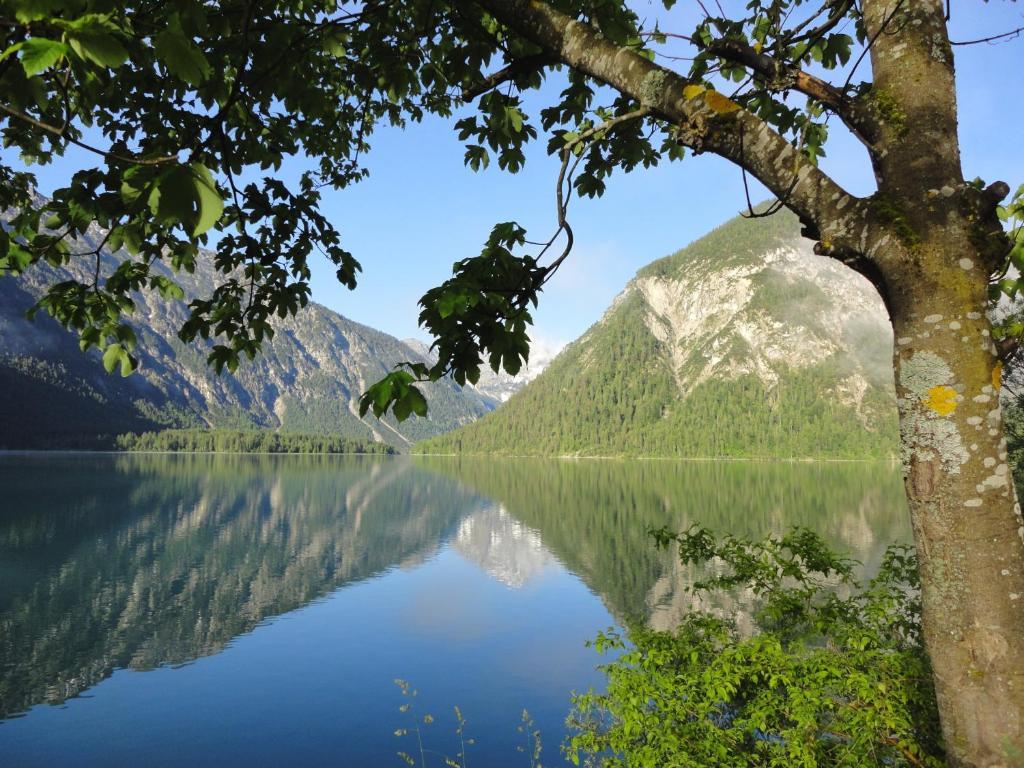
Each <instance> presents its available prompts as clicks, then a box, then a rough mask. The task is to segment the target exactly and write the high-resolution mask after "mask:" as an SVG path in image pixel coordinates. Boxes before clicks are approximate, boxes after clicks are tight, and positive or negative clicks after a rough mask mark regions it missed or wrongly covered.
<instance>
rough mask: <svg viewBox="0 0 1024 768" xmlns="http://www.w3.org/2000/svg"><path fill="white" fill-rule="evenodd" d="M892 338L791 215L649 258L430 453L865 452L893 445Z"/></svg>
mask: <svg viewBox="0 0 1024 768" xmlns="http://www.w3.org/2000/svg"><path fill="white" fill-rule="evenodd" d="M891 350H892V337H891V331H890V329H889V325H888V322H887V319H886V313H885V309H884V306H883V304H882V302H881V299H880V298H879V297H878V294H877V293H876V292H875V290H874V288H873V287H872V286H871V285H870V284H869V283H868V282H867V281H866V280H864V279H863V278H861V277H860V276H858V275H857V274H855V273H854V272H852V271H851V270H849V269H847V268H845V267H844V266H842V265H841V264H838V263H836V262H834V261H832V260H829V259H826V258H822V257H818V256H815V255H814V253H813V251H812V250H811V246H810V243H809V242H808V241H806V240H804V239H802V238H801V237H800V235H799V224H798V222H797V221H796V219H795V217H793V216H792V215H791V214H788V213H786V212H783V213H779V214H777V215H776V216H774V217H771V218H768V219H754V220H746V219H734V220H732V221H730V222H728V223H726V224H725V225H723V226H721V227H719V228H718V229H716V230H714V231H713V232H711V233H709V234H708V235H707V236H705V237H703V238H701V239H700V240H698V241H696V242H695V243H693V244H691V245H690V246H688V247H687V248H685V249H683V250H682V251H680V252H679V253H676V254H674V255H673V256H669V257H667V258H664V259H661V260H659V261H656V262H654V263H652V264H650V265H648V266H647V267H645V268H644V269H642V270H641V271H640V272H639V273H638V274H637V276H636V278H634V279H633V280H632V281H630V283H629V284H628V285H627V286H626V288H625V289H624V290H623V292H622V293H621V294H620V295H619V296H618V297H617V298H616V299H615V301H614V302H613V303H612V305H611V307H609V309H608V310H607V311H606V312H605V314H604V316H603V317H602V319H601V320H600V321H599V322H598V323H597V324H595V325H594V326H593V327H592V328H590V330H588V331H587V333H585V334H584V335H583V336H582V337H581V338H580V339H579V340H577V341H576V342H574V343H573V344H571V345H570V346H569V347H568V348H566V350H565V351H564V352H563V353H562V354H561V355H560V356H559V357H558V358H556V359H555V360H554V362H552V363H551V365H550V366H549V367H548V368H547V370H545V372H544V373H543V374H541V375H540V376H539V377H538V378H537V379H536V380H535V381H533V382H531V383H530V384H529V385H528V386H526V387H525V388H524V389H523V390H522V392H520V393H519V394H518V395H516V396H514V397H512V398H511V399H510V400H509V402H508V404H507V405H505V406H503V407H502V408H501V409H500V410H499V411H497V412H496V413H494V414H492V415H490V416H488V417H486V418H485V419H482V420H481V421H480V422H478V423H476V424H473V425H471V426H470V427H468V428H467V429H464V430H460V431H458V432H455V433H452V434H450V435H446V436H442V437H440V438H438V439H435V440H432V441H430V442H429V443H427V444H426V445H425V446H424V450H437V451H452V450H454V451H463V452H466V451H468V452H474V451H499V452H508V453H527V454H530V453H556V454H581V455H588V454H590V455H594V454H623V453H625V454H639V455H661V456H668V455H676V456H780V457H804V456H807V457H811V456H819V457H826V456H828V457H847V456H848V457H856V456H863V455H874V456H878V455H890V454H891V453H893V452H894V448H895V439H896V437H895V436H896V421H895V408H894V402H895V400H894V395H893V385H892V373H891Z"/></svg>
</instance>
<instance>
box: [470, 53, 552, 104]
mask: <svg viewBox="0 0 1024 768" xmlns="http://www.w3.org/2000/svg"><path fill="white" fill-rule="evenodd" d="M555 63H557V62H556V61H555V59H553V58H552V57H551V56H548V55H547V54H545V53H537V54H534V55H532V56H524V57H523V58H521V59H516V60H515V61H513V62H512V63H511V64H509V65H508V66H506V67H502V68H501V69H499V70H498V71H497V72H493V73H491V74H490V75H487V76H486V77H485V78H484V79H483V80H481V81H480V82H479V83H474V84H473V85H468V86H466V87H465V88H463V89H462V100H463V101H472V100H473V99H475V98H476V97H477V96H481V95H483V94H485V93H487V92H488V91H490V90H491V89H493V88H496V87H498V86H499V85H501V84H502V83H504V82H507V81H510V80H514V79H515V78H517V77H519V76H520V75H525V74H528V73H530V72H536V71H537V70H540V69H543V68H544V67H547V66H551V65H552V64H555Z"/></svg>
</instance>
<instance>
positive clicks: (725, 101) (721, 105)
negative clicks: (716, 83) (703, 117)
mask: <svg viewBox="0 0 1024 768" xmlns="http://www.w3.org/2000/svg"><path fill="white" fill-rule="evenodd" d="M704 103H705V104H707V105H708V106H709V107H711V109H712V110H713V111H715V112H717V113H718V114H720V115H725V114H728V113H729V112H736V111H737V110H739V108H740V105H739V104H737V103H736V102H735V101H733V100H732V99H730V98H729V97H727V96H723V95H722V94H720V93H719V92H718V91H708V92H707V93H705V94H704Z"/></svg>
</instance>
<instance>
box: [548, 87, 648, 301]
mask: <svg viewBox="0 0 1024 768" xmlns="http://www.w3.org/2000/svg"><path fill="white" fill-rule="evenodd" d="M650 112H651V110H650V108H649V107H646V106H641V107H638V108H637V109H634V110H632V111H631V112H626V113H624V114H621V115H617V116H616V117H613V118H610V119H608V120H606V121H604V122H603V123H601V124H600V125H595V126H593V127H592V128H589V129H587V130H586V131H583V132H582V133H581V134H580V135H579V136H577V137H576V138H574V139H573V140H572V141H569V142H566V144H565V146H564V147H562V166H561V168H560V169H559V172H558V183H557V185H556V187H555V203H556V207H557V216H558V229H557V230H556V231H555V234H554V236H552V238H551V240H549V241H548V243H547V245H545V246H544V249H543V250H542V251H541V253H540V256H543V255H544V253H545V252H546V251H547V250H548V248H550V247H551V244H552V243H554V242H555V239H556V238H557V237H558V235H559V234H560V233H562V232H565V237H566V244H565V248H564V249H563V250H562V253H561V255H560V256H559V257H558V258H557V259H555V260H554V261H553V262H551V264H550V265H549V266H548V267H547V269H546V271H545V274H544V279H543V280H542V281H541V285H544V284H545V283H547V281H548V280H550V279H551V277H552V276H553V275H554V274H555V272H557V271H558V268H559V267H560V266H562V262H564V261H565V260H566V259H567V258H568V257H569V253H570V252H571V251H572V246H573V233H572V227H570V226H569V221H568V219H567V218H566V213H567V211H568V209H569V198H568V197H567V193H566V191H565V190H566V186H565V182H566V176H567V175H568V178H569V185H568V195H571V194H572V174H573V173H575V171H576V167H577V166H578V165H579V164H580V161H581V160H582V159H583V153H582V152H581V153H579V154H576V152H575V149H576V147H578V146H580V144H582V143H583V142H585V141H589V140H590V139H592V138H595V137H600V138H603V137H604V136H607V135H608V133H609V132H610V131H613V130H615V129H616V128H617V127H619V126H620V125H622V124H623V123H627V122H630V121H633V120H640V119H642V118H644V117H646V116H647V115H649V114H650ZM574 155H575V157H576V161H575V162H574V163H573V166H572V170H569V160H570V159H571V158H572V157H573V156H574ZM540 256H538V259H539V258H540Z"/></svg>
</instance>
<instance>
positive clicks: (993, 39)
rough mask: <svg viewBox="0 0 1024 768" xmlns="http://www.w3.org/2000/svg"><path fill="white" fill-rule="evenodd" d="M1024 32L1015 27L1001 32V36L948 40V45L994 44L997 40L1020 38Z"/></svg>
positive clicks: (1023, 28) (1022, 28) (1020, 28)
mask: <svg viewBox="0 0 1024 768" xmlns="http://www.w3.org/2000/svg"><path fill="white" fill-rule="evenodd" d="M1022 32H1024V27H1017V28H1016V29H1011V30H1010V31H1009V32H1003V33H1002V34H1001V35H992V36H991V37H980V38H978V39H977V40H960V41H957V40H950V41H949V44H950V45H977V44H978V43H994V42H996V41H998V40H1003V41H1007V40H1012V39H1013V38H1015V37H1020V35H1021V33H1022Z"/></svg>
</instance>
